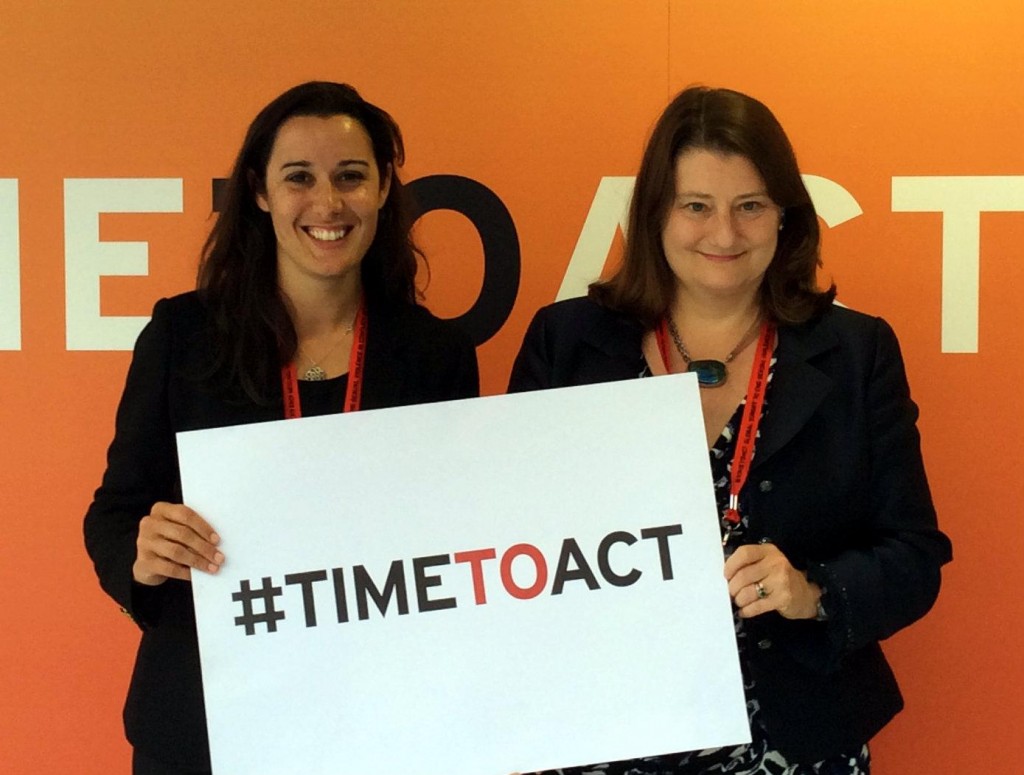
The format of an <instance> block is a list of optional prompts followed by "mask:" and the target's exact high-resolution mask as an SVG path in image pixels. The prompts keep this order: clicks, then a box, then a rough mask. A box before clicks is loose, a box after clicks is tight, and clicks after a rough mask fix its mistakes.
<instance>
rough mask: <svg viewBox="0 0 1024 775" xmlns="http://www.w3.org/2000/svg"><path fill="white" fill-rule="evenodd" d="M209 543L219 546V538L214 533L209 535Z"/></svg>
mask: <svg viewBox="0 0 1024 775" xmlns="http://www.w3.org/2000/svg"><path fill="white" fill-rule="evenodd" d="M210 543H211V544H219V543H220V536H219V535H217V534H216V533H210Z"/></svg>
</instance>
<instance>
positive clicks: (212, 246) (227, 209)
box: [196, 81, 423, 403]
mask: <svg viewBox="0 0 1024 775" xmlns="http://www.w3.org/2000/svg"><path fill="white" fill-rule="evenodd" d="M338 115H344V116H350V117H351V118H353V119H355V120H356V121H358V122H359V123H360V124H361V125H362V127H363V129H365V130H366V133H367V134H368V135H369V137H370V142H371V144H372V146H373V155H374V160H375V161H376V163H377V168H378V170H379V171H380V177H381V180H382V181H383V180H384V179H385V176H386V174H387V172H388V171H389V170H390V173H391V188H390V190H389V192H388V196H387V199H386V200H385V202H384V205H383V207H381V209H380V213H379V216H378V222H377V232H376V234H375V235H374V238H373V242H372V243H371V244H370V247H369V249H368V251H367V253H366V255H365V256H364V257H363V260H362V263H361V265H360V273H361V277H362V285H363V293H364V294H365V295H366V298H367V301H368V303H369V304H371V305H372V304H378V305H380V304H406V305H409V304H416V303H417V301H418V294H417V291H416V268H417V257H419V258H421V259H422V258H423V254H422V253H421V252H420V250H419V249H418V248H417V247H416V245H415V243H414V242H413V240H412V237H411V235H410V228H411V224H412V218H411V215H410V203H409V201H408V194H407V192H406V190H405V188H404V187H403V186H402V183H401V181H400V180H399V177H398V168H399V167H401V166H402V164H403V163H404V162H405V146H404V144H403V142H402V133H401V130H400V129H399V128H398V124H397V123H395V120H394V119H393V118H392V117H391V116H390V115H388V114H387V113H386V112H385V111H384V110H381V109H380V108H378V107H377V106H376V105H373V104H371V103H369V102H367V101H366V100H364V99H363V98H362V97H361V96H360V95H359V92H357V91H356V90H355V89H354V88H352V87H351V86H349V85H347V84H343V83H332V82H328V81H311V82H309V83H303V84H300V85H299V86H295V87H293V88H291V89H289V90H288V91H286V92H284V94H282V95H280V96H279V97H277V98H276V99H274V100H273V101H272V102H271V103H270V104H269V105H267V106H266V107H265V108H263V110H261V111H260V112H259V114H258V115H257V116H256V118H255V119H253V122H252V123H251V124H250V125H249V129H248V131H247V132H246V134H245V139H244V140H243V141H242V148H241V150H240V151H239V152H238V156H237V158H236V159H235V163H234V166H233V167H232V169H231V175H230V177H229V178H228V180H227V184H226V186H225V187H224V190H223V197H222V199H221V202H220V212H219V214H218V216H217V220H216V222H215V223H214V225H213V228H212V229H211V231H210V235H209V237H207V239H206V243H205V244H204V246H203V251H202V259H201V261H200V264H199V272H198V277H197V283H196V285H197V289H198V291H199V294H200V297H201V298H202V300H203V302H204V304H205V305H206V308H207V310H208V312H209V315H210V320H211V324H212V327H213V361H212V365H211V369H210V374H209V375H208V376H209V377H212V378H215V379H216V381H218V382H223V383H224V384H225V385H226V386H229V387H231V388H241V390H242V391H243V392H244V393H245V394H246V395H247V396H248V397H249V398H250V399H252V400H254V401H256V402H257V403H270V402H272V401H273V400H275V396H276V393H275V392H274V390H273V387H271V389H270V392H269V393H268V386H276V379H275V377H276V375H277V374H278V373H279V371H280V368H281V365H282V364H283V363H286V362H288V361H289V360H291V358H292V357H293V356H294V354H295V349H296V346H297V340H296V335H295V328H294V326H293V324H292V320H291V317H290V316H289V314H288V310H287V308H286V306H285V302H284V300H283V299H282V297H281V294H280V291H279V290H278V287H277V241H276V238H275V236H274V227H273V224H272V222H271V219H270V215H269V214H267V213H265V212H263V211H262V210H261V209H260V208H259V207H258V205H257V203H256V195H257V194H258V193H261V192H262V191H264V190H265V186H266V174H267V163H268V161H269V159H270V154H271V151H272V149H273V147H274V142H275V140H276V139H277V133H278V131H279V130H280V128H281V126H282V125H283V124H284V123H285V122H286V121H288V120H289V119H291V118H294V117H296V116H318V117H323V118H327V117H330V116H338Z"/></svg>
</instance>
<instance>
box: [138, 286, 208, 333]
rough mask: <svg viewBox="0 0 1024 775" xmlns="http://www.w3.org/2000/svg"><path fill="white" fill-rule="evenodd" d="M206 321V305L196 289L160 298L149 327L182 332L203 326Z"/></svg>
mask: <svg viewBox="0 0 1024 775" xmlns="http://www.w3.org/2000/svg"><path fill="white" fill-rule="evenodd" d="M206 321H207V311H206V305H205V304H204V303H203V302H202V300H201V298H200V296H199V294H198V293H197V292H196V291H189V292H188V293H179V294H178V295H177V296H168V297H165V298H162V299H159V300H158V301H157V302H156V304H154V305H153V314H152V317H151V318H150V324H149V327H150V328H156V329H158V330H161V331H167V332H179V333H180V332H185V331H191V330H194V329H198V328H201V327H203V326H204V325H205V324H206Z"/></svg>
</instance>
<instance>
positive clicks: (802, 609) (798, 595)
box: [725, 544, 821, 619]
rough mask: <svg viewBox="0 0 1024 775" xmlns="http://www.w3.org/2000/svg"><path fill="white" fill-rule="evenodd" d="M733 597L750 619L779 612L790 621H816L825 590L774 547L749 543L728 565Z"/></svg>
mask: <svg viewBox="0 0 1024 775" xmlns="http://www.w3.org/2000/svg"><path fill="white" fill-rule="evenodd" d="M725 579H726V581H728V582H729V596H730V597H731V598H732V599H733V602H734V603H735V604H736V607H737V608H738V609H739V611H740V616H742V617H743V618H745V619H749V618H750V617H752V616H759V615H760V614H763V613H767V612H768V611H778V612H779V613H780V614H781V615H782V616H784V617H786V618H787V619H813V618H814V617H815V616H816V615H817V613H818V600H819V599H820V598H821V587H819V586H818V585H817V584H815V583H813V582H810V581H808V580H807V575H806V574H805V573H803V571H798V570H797V569H796V568H794V567H793V566H792V565H791V564H790V562H789V560H788V559H786V555H784V554H783V553H782V552H781V551H780V550H779V548H778V547H777V546H775V545H774V544H747V545H746V546H741V547H739V548H738V549H737V550H736V551H735V552H733V554H732V556H731V557H730V558H729V559H728V560H726V562H725Z"/></svg>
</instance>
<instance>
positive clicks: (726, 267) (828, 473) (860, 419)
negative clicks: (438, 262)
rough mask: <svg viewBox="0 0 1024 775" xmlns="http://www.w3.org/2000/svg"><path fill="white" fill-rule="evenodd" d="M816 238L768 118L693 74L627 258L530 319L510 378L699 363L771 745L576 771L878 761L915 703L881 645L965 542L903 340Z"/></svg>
mask: <svg viewBox="0 0 1024 775" xmlns="http://www.w3.org/2000/svg"><path fill="white" fill-rule="evenodd" d="M819 243H820V234H819V227H818V220H817V215H816V214H815V210H814V205H813V203H812V202H811V198H810V196H809V194H808V192H807V189H806V187H805V186H804V184H803V181H802V179H801V176H800V172H799V168H798V167H797V163H796V157H795V154H794V153H793V149H792V147H791V145H790V143H789V140H788V139H787V137H786V134H785V132H784V131H783V130H782V127H781V126H780V125H779V123H778V121H777V120H776V119H775V117H774V116H773V115H772V113H771V111H770V110H769V109H768V108H767V107H765V105H763V104H762V103H760V102H758V101H757V100H755V99H753V98H752V97H749V96H747V95H744V94H741V93H739V92H735V91H732V90H729V89H710V88H705V87H692V88H688V89H686V90H685V91H683V92H682V93H680V94H679V95H678V96H677V97H676V98H675V99H674V100H673V101H672V102H671V104H670V105H669V106H668V107H667V108H666V109H665V111H664V113H662V115H661V117H660V119H659V120H658V123H657V125H656V126H655V128H654V131H653V133H652V135H651V138H650V140H649V142H648V144H647V147H646V149H645V151H644V156H643V161H642V163H641V167H640V171H639V174H638V175H637V180H636V188H635V191H634V195H633V200H632V204H631V206H630V214H629V228H628V234H627V235H626V249H625V255H624V258H623V262H622V264H621V266H620V267H619V268H618V269H617V270H616V271H615V273H614V274H613V275H612V276H611V278H610V279H608V280H607V281H603V282H597V283H594V284H593V285H591V287H590V293H589V296H588V298H584V299H572V300H568V301H564V302H559V303H556V304H553V305H551V306H549V307H546V308H544V309H542V310H541V311H540V312H538V313H537V315H536V316H535V318H534V320H533V322H532V323H531V325H530V327H529V330H528V331H527V334H526V337H525V340H524V342H523V346H522V349H521V350H520V352H519V355H518V357H517V358H516V361H515V365H514V366H513V370H512V376H511V380H510V382H509V390H510V391H522V390H537V389H544V388H549V387H565V386H570V385H581V384H588V383H595V382H608V381H613V380H620V379H631V378H636V377H646V376H652V375H654V376H656V375H660V374H666V373H670V372H679V371H690V372H695V373H696V376H697V380H698V384H699V385H700V388H701V390H700V398H701V408H702V411H703V415H704V425H705V431H706V437H707V443H708V448H709V454H710V460H711V469H712V478H713V482H714V488H715V493H716V498H717V502H718V505H719V513H720V520H719V521H720V529H721V532H722V540H723V546H724V547H725V576H726V579H727V581H728V585H729V593H730V595H731V597H732V600H733V604H734V610H735V620H736V631H737V642H738V645H739V650H740V664H741V667H742V669H743V676H744V683H745V689H746V694H747V708H748V714H749V716H750V725H751V733H752V737H753V742H752V743H751V744H750V745H743V746H736V747H731V748H724V749H716V750H711V751H695V752H685V753H676V754H667V755H663V756H657V757H653V758H650V759H643V760H636V761H628V762H616V763H611V764H602V765H592V766H589V767H581V768H573V769H571V770H566V771H565V772H572V773H577V774H578V773H590V772H593V773H623V774H625V773H628V774H629V775H648V774H651V775H653V774H654V773H659V774H660V773H733V774H734V775H754V774H757V775H761V774H767V773H786V774H787V775H802V774H807V775H809V774H810V773H826V772H827V773H830V774H833V775H838V774H839V773H842V774H844V775H859V774H861V773H867V772H868V771H869V767H870V763H869V754H868V747H867V743H868V740H869V739H870V738H871V737H872V736H873V735H874V734H875V733H876V732H878V730H879V729H881V728H882V726H883V725H885V724H886V723H887V722H888V721H889V720H890V719H891V718H892V717H893V716H894V715H895V714H896V713H897V712H898V711H899V710H900V709H901V708H902V705H903V700H902V697H901V695H900V691H899V688H898V686H897V684H896V681H895V679H894V678H893V675H892V671H891V670H890V668H889V665H888V664H887V662H886V660H885V657H884V655H883V654H882V650H881V648H880V647H879V641H881V640H883V639H884V638H887V637H889V636H890V635H892V634H893V633H895V632H896V631H898V630H899V629H901V628H903V627H906V626H907V625H909V624H911V623H912V622H914V621H915V620H916V619H918V618H920V617H921V616H923V615H924V614H925V613H926V612H927V611H928V610H929V609H930V608H931V606H932V604H933V602H934V601H935V598H936V596H937V594H938V591H939V584H940V567H941V566H942V565H943V564H944V563H946V562H948V561H949V560H950V559H951V556H952V555H951V549H950V544H949V540H948V539H947V538H946V536H945V535H943V534H942V533H941V532H940V531H939V529H938V527H937V525H936V518H935V510H934V507H933V505H932V500H931V495H930V492H929V488H928V482H927V478H926V476H925V471H924V465H923V462H922V459H921V451H920V439H919V435H918V431H917V428H916V420H917V414H918V412H917V407H916V405H915V404H914V403H913V401H912V400H911V398H910V392H909V388H908V385H907V380H906V374H905V371H904V366H903V361H902V357H901V355H900V350H899V345H898V343H897V341H896V337H895V335H894V334H893V331H892V329H891V328H890V327H889V326H888V325H887V324H886V323H885V321H883V320H882V319H880V318H877V317H871V316H868V315H864V314H861V313H858V312H854V311H852V310H848V309H845V308H842V307H839V306H836V305H833V304H832V301H833V299H834V297H835V287H834V286H832V287H829V288H828V289H827V290H821V289H819V288H818V286H817V282H816V273H817V268H818V266H819V264H820V257H819ZM637 410H638V411H642V409H641V408H638V409H637ZM740 438H750V439H754V442H753V443H752V444H742V443H737V439H740ZM734 472H736V475H735V476H734V475H733V473H734ZM638 637H644V638H649V637H651V633H650V632H649V631H645V632H644V633H642V635H641V634H638ZM695 637H699V633H695Z"/></svg>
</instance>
